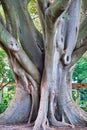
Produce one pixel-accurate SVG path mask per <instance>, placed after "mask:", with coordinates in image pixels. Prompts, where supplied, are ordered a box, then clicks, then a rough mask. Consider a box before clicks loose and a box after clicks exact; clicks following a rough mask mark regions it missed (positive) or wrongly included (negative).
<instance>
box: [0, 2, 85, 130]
mask: <svg viewBox="0 0 87 130" xmlns="http://www.w3.org/2000/svg"><path fill="white" fill-rule="evenodd" d="M28 2H30V1H27V0H23V1H22V2H21V0H15V1H14V0H1V4H2V6H3V9H4V12H5V17H6V27H5V26H3V24H2V22H1V23H0V42H1V46H2V48H3V49H4V50H5V51H6V53H7V55H8V58H9V64H10V67H11V68H12V70H13V73H14V75H15V81H16V87H17V88H16V94H15V97H14V99H13V101H12V102H11V104H10V105H9V107H8V108H7V110H6V111H5V113H3V114H2V115H1V116H0V124H5V123H8V124H11V123H19V122H26V121H27V122H28V123H29V124H31V123H33V124H34V128H33V130H39V129H40V127H42V128H43V129H44V130H45V129H46V128H49V127H50V126H53V127H59V126H68V127H75V126H76V125H82V126H83V125H87V113H86V112H84V111H83V110H81V109H80V108H79V106H77V105H76V104H75V103H74V101H73V98H72V93H71V91H72V84H71V75H72V66H73V65H74V64H75V63H76V62H77V60H79V58H80V57H81V56H82V55H83V54H84V53H85V52H86V50H87V31H86V30H87V26H86V25H87V18H86V16H85V15H84V20H82V21H81V20H80V14H81V5H82V3H81V0H55V1H53V2H51V0H43V1H42V0H37V5H38V12H39V16H40V21H41V25H42V31H43V34H41V33H40V32H39V31H38V30H37V29H36V27H35V25H34V24H33V21H32V19H31V17H30V14H29V12H28V11H27V4H28ZM84 2H86V1H84ZM83 4H84V3H83ZM10 6H11V10H9V8H10ZM83 9H84V10H85V11H86V8H85V7H84V6H83ZM85 11H84V12H85ZM3 32H4V33H3ZM4 36H5V37H4ZM9 41H10V42H9ZM11 42H12V46H11ZM15 44H17V47H19V48H17V47H16V48H15V47H14V45H15ZM43 52H44V53H43ZM21 104H22V105H21ZM17 108H18V110H17ZM24 110H25V111H24ZM16 111H17V112H16ZM10 117H11V119H10Z"/></svg>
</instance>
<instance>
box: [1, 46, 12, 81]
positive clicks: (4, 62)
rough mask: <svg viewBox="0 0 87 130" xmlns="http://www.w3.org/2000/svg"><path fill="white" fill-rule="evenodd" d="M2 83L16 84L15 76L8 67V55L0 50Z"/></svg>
mask: <svg viewBox="0 0 87 130" xmlns="http://www.w3.org/2000/svg"><path fill="white" fill-rule="evenodd" d="M2 82H3V83H8V82H14V76H13V73H12V70H11V69H10V67H9V65H8V59H7V56H6V53H5V52H4V50H2V49H1V48H0V83H2Z"/></svg>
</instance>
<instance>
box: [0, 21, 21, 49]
mask: <svg viewBox="0 0 87 130" xmlns="http://www.w3.org/2000/svg"><path fill="white" fill-rule="evenodd" d="M0 41H1V42H2V44H3V45H4V46H5V47H6V48H8V49H10V50H13V51H19V49H20V45H19V44H18V43H17V41H16V40H15V39H14V38H13V37H12V36H11V34H10V33H9V32H8V31H7V30H6V29H5V28H4V27H3V25H2V24H1V23H0Z"/></svg>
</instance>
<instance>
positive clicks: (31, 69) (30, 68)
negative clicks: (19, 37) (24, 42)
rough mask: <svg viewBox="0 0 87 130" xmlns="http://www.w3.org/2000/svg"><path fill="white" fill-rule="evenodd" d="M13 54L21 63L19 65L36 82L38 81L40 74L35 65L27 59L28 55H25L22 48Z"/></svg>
mask: <svg viewBox="0 0 87 130" xmlns="http://www.w3.org/2000/svg"><path fill="white" fill-rule="evenodd" d="M14 55H15V57H16V58H17V60H18V61H19V63H20V64H21V66H22V67H23V68H24V69H25V71H26V72H27V73H29V74H30V75H31V77H32V78H33V79H34V80H35V81H36V82H37V83H40V77H41V75H40V73H39V71H38V69H37V67H36V66H35V65H34V64H33V62H32V61H31V60H30V59H29V57H28V56H27V55H26V53H25V52H24V51H23V49H22V48H21V49H20V50H19V51H18V52H17V53H14Z"/></svg>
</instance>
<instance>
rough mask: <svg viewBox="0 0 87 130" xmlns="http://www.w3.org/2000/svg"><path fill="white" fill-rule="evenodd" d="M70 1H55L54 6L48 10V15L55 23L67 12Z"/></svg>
mask: <svg viewBox="0 0 87 130" xmlns="http://www.w3.org/2000/svg"><path fill="white" fill-rule="evenodd" d="M68 2H69V0H55V1H54V2H53V4H52V5H51V6H50V7H49V8H48V9H47V12H46V13H47V15H48V16H49V17H50V18H51V20H52V21H53V22H55V21H56V20H57V18H58V17H59V16H60V14H61V13H62V12H63V11H64V10H65V8H66V6H67V5H68Z"/></svg>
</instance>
